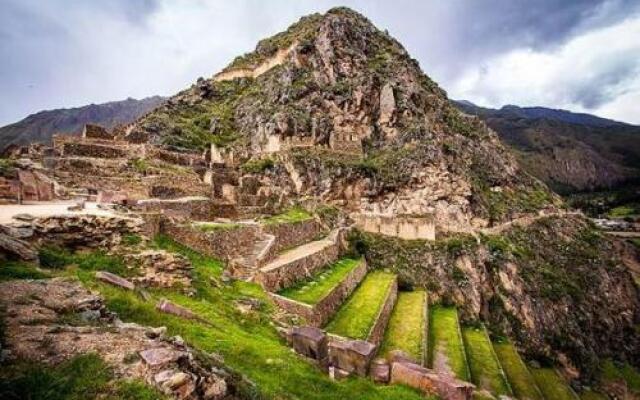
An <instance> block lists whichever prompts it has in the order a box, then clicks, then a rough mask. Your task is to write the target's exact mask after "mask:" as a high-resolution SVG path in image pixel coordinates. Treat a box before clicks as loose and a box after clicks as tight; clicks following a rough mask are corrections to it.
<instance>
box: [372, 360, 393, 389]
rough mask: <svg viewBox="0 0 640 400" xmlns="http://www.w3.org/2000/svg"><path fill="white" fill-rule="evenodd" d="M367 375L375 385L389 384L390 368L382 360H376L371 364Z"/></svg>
mask: <svg viewBox="0 0 640 400" xmlns="http://www.w3.org/2000/svg"><path fill="white" fill-rule="evenodd" d="M369 375H371V379H372V380H373V381H374V382H375V383H389V379H391V366H390V365H389V362H387V360H385V359H384V358H376V359H375V360H373V362H372V363H371V369H370V371H369Z"/></svg>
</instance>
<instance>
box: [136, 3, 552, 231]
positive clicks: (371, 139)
mask: <svg viewBox="0 0 640 400" xmlns="http://www.w3.org/2000/svg"><path fill="white" fill-rule="evenodd" d="M234 77H235V78H236V79H231V78H234ZM137 129H138V130H139V131H141V132H143V133H144V134H147V135H150V136H151V137H152V138H153V140H155V141H158V142H163V143H166V144H171V145H176V146H183V147H192V148H194V147H195V148H206V147H207V146H208V144H209V143H211V142H213V143H216V144H218V145H220V146H225V147H226V148H227V149H232V150H233V151H234V152H235V154H236V155H237V156H238V157H237V158H240V159H241V160H242V161H246V160H249V159H251V158H254V159H255V158H259V157H265V156H267V154H268V153H269V152H270V151H271V150H281V151H280V152H279V153H278V156H277V157H276V158H277V159H276V160H275V161H276V162H275V163H276V164H279V166H280V167H281V168H280V170H278V165H276V166H275V168H274V169H275V170H276V171H281V172H282V174H280V175H281V176H280V178H282V177H283V176H282V175H284V178H286V179H284V180H282V179H281V182H283V185H284V186H286V187H285V188H283V190H284V191H289V192H291V193H294V194H296V195H298V196H300V195H311V196H314V197H320V198H322V199H323V200H329V201H332V202H335V203H336V204H340V205H343V206H346V207H348V208H350V209H352V210H355V211H363V212H382V213H390V214H412V215H424V214H429V215H435V218H436V219H437V221H438V224H439V225H441V226H442V227H444V229H445V230H453V231H458V230H470V229H473V227H477V226H485V225H487V224H490V223H493V222H499V221H503V220H505V219H507V218H509V217H510V216H512V215H515V214H518V213H526V212H535V211H537V210H539V209H541V208H545V207H549V206H553V204H554V202H556V199H555V198H554V196H553V195H552V194H551V193H550V192H549V191H548V190H547V189H546V187H545V186H544V185H543V184H541V183H539V182H538V181H536V180H535V179H533V178H532V177H530V176H529V175H527V174H526V173H523V172H522V171H521V170H520V168H519V166H518V164H517V163H516V162H515V160H514V158H513V157H512V156H511V155H510V153H509V152H508V151H507V150H506V149H505V148H504V147H503V146H502V145H501V144H500V141H499V140H498V138H497V136H496V135H495V134H494V133H493V132H492V131H490V130H489V129H488V128H487V127H486V126H485V125H484V124H483V123H482V122H481V121H480V120H479V119H477V118H475V117H469V116H465V115H463V114H461V113H460V112H458V111H457V109H456V108H455V107H453V106H452V105H451V104H450V102H449V101H448V99H447V97H446V93H445V92H444V91H443V90H442V89H440V88H439V87H438V86H437V84H435V83H434V82H433V81H432V80H430V79H429V78H428V77H427V76H426V75H425V74H424V73H423V72H422V71H421V70H420V67H419V65H418V63H417V62H416V61H415V60H413V59H412V58H411V57H410V56H409V54H408V53H407V52H406V50H405V49H404V48H403V47H402V46H401V45H400V44H399V43H398V42H397V41H396V40H394V39H393V38H391V37H390V36H389V35H388V34H386V33H384V32H381V31H379V30H378V29H377V28H375V27H374V26H373V25H372V24H371V23H370V22H369V21H368V20H367V19H366V18H364V17H363V16H361V15H359V14H357V13H355V12H353V11H351V10H348V9H344V8H338V9H333V10H330V11H329V12H328V13H326V14H325V15H312V16H309V17H305V18H303V19H301V20H300V21H299V22H298V23H296V24H294V25H292V26H291V27H290V28H289V29H288V30H287V31H285V32H283V33H280V34H278V35H276V36H274V37H272V38H269V39H265V40H263V41H261V42H260V43H259V44H258V46H257V48H256V50H255V51H254V52H253V53H249V54H246V55H244V56H242V57H239V58H237V59H236V60H235V61H234V62H233V63H232V64H231V65H230V66H229V67H227V68H226V69H225V70H224V71H223V72H222V73H221V74H218V75H216V76H215V77H213V78H211V79H200V80H198V82H197V83H196V84H195V85H193V86H192V87H191V88H189V89H187V90H185V91H183V92H181V93H179V94H177V95H176V96H174V97H172V98H171V99H170V100H169V101H168V102H167V103H166V105H164V106H162V107H160V108H158V109H157V110H156V111H154V112H153V113H151V114H149V115H148V116H146V117H144V118H143V119H142V120H141V121H139V123H138V127H137ZM282 150H287V151H282ZM287 179H288V180H289V182H288V183H286V182H284V181H286V180H287Z"/></svg>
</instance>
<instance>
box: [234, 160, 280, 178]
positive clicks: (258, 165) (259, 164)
mask: <svg viewBox="0 0 640 400" xmlns="http://www.w3.org/2000/svg"><path fill="white" fill-rule="evenodd" d="M274 166H275V162H274V161H273V159H272V158H269V157H267V158H260V159H257V160H249V161H247V162H246V163H244V164H242V166H241V167H240V168H241V169H242V171H243V172H246V173H251V174H259V173H261V172H264V171H266V170H268V169H272V168H273V167H274Z"/></svg>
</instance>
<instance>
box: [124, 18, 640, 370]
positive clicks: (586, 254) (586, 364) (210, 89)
mask: <svg viewBox="0 0 640 400" xmlns="http://www.w3.org/2000/svg"><path fill="white" fill-rule="evenodd" d="M443 40H444V39H443ZM517 111H518V112H514V109H513V108H507V109H506V110H505V111H504V112H505V113H508V114H509V115H513V116H512V117H510V118H509V119H507V120H506V121H508V122H509V124H510V125H509V126H511V125H513V126H514V128H513V129H512V130H510V131H509V132H512V133H513V134H512V135H508V134H505V135H503V137H504V138H505V142H506V143H509V144H511V143H512V142H516V143H519V144H521V146H522V147H523V148H525V149H528V151H529V152H530V153H531V154H532V155H534V156H536V157H538V158H526V157H523V156H522V155H519V156H518V157H519V158H520V159H521V160H523V161H524V164H523V165H524V168H523V167H521V166H520V164H519V162H518V160H517V159H516V157H514V155H513V153H512V151H510V150H509V149H507V148H506V147H505V146H504V145H503V144H502V142H501V141H500V138H499V137H498V136H497V135H496V134H495V132H494V131H493V130H491V129H490V128H489V127H488V126H487V125H486V124H485V123H484V122H483V121H482V120H481V119H480V118H478V117H476V116H473V115H468V114H467V113H462V112H460V111H459V110H458V109H457V108H456V107H455V106H454V105H453V103H452V102H450V101H449V99H448V98H447V95H446V93H445V91H444V90H442V89H441V88H440V87H439V86H438V85H437V84H436V83H435V82H434V81H432V80H431V79H430V78H429V77H428V76H427V75H425V73H424V72H423V71H422V70H421V69H420V66H419V64H418V62H417V61H416V60H414V59H413V58H411V56H410V55H409V54H408V53H407V51H406V50H405V49H404V48H403V47H402V45H401V44H400V43H398V41H396V40H395V39H394V38H392V37H391V36H390V35H389V34H388V33H386V32H383V31H381V30H379V29H377V28H376V27H375V26H373V24H371V23H370V22H369V21H368V20H367V19H366V18H365V17H363V16H362V15H360V14H358V13H356V12H354V11H352V10H349V9H346V8H335V9H331V10H329V11H328V12H327V13H326V14H314V15H311V16H307V17H303V18H302V19H300V21H298V22H297V23H295V24H293V25H292V26H291V27H289V29H287V30H286V31H284V32H281V33H278V34H276V35H275V36H272V37H270V38H267V39H264V40H262V41H260V42H259V43H258V45H257V47H256V49H255V50H254V51H253V52H250V53H248V54H245V55H243V56H240V57H238V58H236V59H235V60H233V62H232V63H231V64H230V65H229V66H228V67H226V68H225V69H224V70H222V71H221V72H220V73H218V74H216V75H214V76H213V77H211V78H208V79H205V78H200V79H198V80H197V81H196V82H195V83H194V84H193V85H192V86H191V87H189V88H187V89H186V90H184V91H182V92H180V93H178V94H176V95H175V96H173V97H171V98H170V99H169V100H167V102H166V103H164V104H163V105H162V106H160V107H158V108H157V109H155V110H154V111H153V112H151V113H149V114H147V115H145V116H144V117H142V118H141V119H140V120H139V121H137V123H136V124H135V126H134V127H133V129H132V130H131V131H130V135H131V139H135V140H144V139H146V140H150V141H151V142H152V143H156V144H159V145H166V146H172V147H174V148H176V147H182V148H185V149H192V150H197V151H206V152H208V155H209V157H210V159H211V160H212V161H214V162H215V163H216V164H218V165H221V167H220V168H219V169H217V170H216V172H215V174H216V175H215V178H214V187H218V188H219V192H226V193H227V197H226V198H222V199H220V200H219V201H231V202H233V201H238V203H239V204H242V202H244V204H246V205H255V201H256V199H260V198H262V197H261V196H263V197H264V196H267V197H268V198H269V199H272V200H273V201H274V202H289V203H290V204H301V203H302V204H305V205H307V206H312V207H313V206H314V205H316V206H317V207H324V208H322V209H326V208H330V209H334V210H337V211H335V212H336V213H338V214H339V213H343V214H347V215H355V216H357V217H358V218H360V217H363V216H364V217H363V218H367V217H368V216H370V217H371V218H380V215H383V216H384V218H385V220H388V221H396V222H397V221H403V218H410V219H411V220H412V221H429V224H433V225H432V226H433V227H434V230H435V232H436V234H435V236H436V240H435V241H434V242H430V241H419V240H418V241H406V240H399V239H393V238H388V237H385V236H382V237H380V236H376V235H374V234H371V235H369V234H367V233H362V234H361V235H360V236H359V237H355V238H353V240H354V247H355V248H356V249H360V251H361V252H362V253H363V254H364V256H365V257H366V259H367V262H368V263H369V264H370V265H371V266H372V268H380V269H388V270H392V271H393V272H395V273H396V274H397V275H398V276H399V279H400V281H401V285H402V286H403V287H420V288H424V289H427V290H428V291H429V296H430V300H431V301H432V302H435V303H442V304H455V305H456V306H457V307H458V309H459V310H460V312H461V317H462V319H463V321H464V322H466V323H471V324H477V322H479V321H483V322H484V323H486V324H488V325H489V328H490V330H491V332H492V333H493V334H495V335H496V336H499V337H509V338H511V339H512V340H514V341H515V342H516V343H518V345H519V346H520V347H521V348H522V349H524V351H525V352H526V354H527V355H528V356H529V357H531V358H535V359H538V360H540V361H544V362H546V363H548V362H550V361H551V362H555V363H556V365H561V366H562V367H564V369H565V371H569V372H571V371H573V372H576V371H579V373H581V374H582V375H581V376H582V377H583V378H585V379H586V380H589V379H592V378H593V377H594V375H595V374H596V373H597V371H598V366H599V364H598V363H599V361H600V360H603V359H606V358H614V359H616V360H620V361H631V360H634V359H635V360H639V359H640V357H638V355H639V354H640V338H638V337H637V334H636V333H634V332H635V331H634V329H637V328H636V326H637V324H638V322H640V296H638V290H637V287H636V286H635V283H634V281H633V278H632V276H631V275H630V273H629V271H628V270H627V268H626V267H625V266H624V265H623V264H622V262H621V261H620V259H619V258H617V255H616V252H615V250H614V249H615V247H614V244H613V241H612V239H610V238H607V237H606V236H605V235H602V234H601V233H599V232H598V231H597V230H596V229H595V228H594V227H593V226H592V225H591V224H590V223H589V221H587V220H586V219H585V218H584V217H583V216H581V215H566V212H564V211H562V210H561V209H560V208H561V206H562V201H561V200H560V198H559V197H558V196H557V195H555V194H554V193H553V192H552V191H551V190H549V188H548V187H547V185H545V184H544V183H543V182H541V181H540V180H539V179H536V178H534V177H533V176H532V175H531V174H529V173H528V172H527V170H529V171H531V172H532V173H534V174H537V175H538V176H540V177H543V178H547V177H552V178H553V180H549V181H550V182H551V183H553V182H556V181H558V182H569V183H571V184H572V185H575V186H580V187H589V186H590V185H596V184H601V183H602V182H615V181H617V180H620V179H623V177H626V176H628V175H630V174H631V171H629V170H628V167H627V165H628V164H624V163H623V161H624V162H628V161H626V158H628V157H627V153H625V156H624V157H623V156H622V154H621V151H622V150H623V149H624V147H619V146H620V145H618V144H614V143H613V142H610V141H607V139H608V138H606V137H604V136H605V135H603V134H602V133H601V129H603V127H602V126H601V125H603V124H604V123H603V122H602V121H599V120H598V121H599V122H598V124H599V126H598V127H592V126H589V125H584V124H577V123H575V122H573V123H571V126H572V133H571V134H566V135H565V136H556V135H548V134H545V132H548V129H549V128H551V127H555V128H554V130H553V132H555V131H564V127H566V126H567V125H568V124H569V123H568V122H566V121H564V120H563V121H558V120H557V119H556V120H553V119H549V118H536V119H533V121H536V125H534V126H533V128H531V126H530V121H531V119H529V118H525V117H523V116H521V115H520V116H519V115H518V114H519V112H520V111H519V110H517ZM532 112H533V113H534V114H535V113H536V112H538V113H539V111H532ZM556 114H559V115H563V116H564V114H563V113H562V112H560V113H556ZM483 117H484V116H483ZM485 118H487V121H488V122H489V126H491V122H492V121H494V119H491V118H488V117H485ZM563 118H565V119H570V120H572V121H576V120H581V121H586V122H589V121H592V119H590V118H586V117H575V118H574V117H571V118H569V117H563ZM576 118H577V119H576ZM606 125H607V127H606V128H607V129H621V130H625V131H626V130H629V131H630V133H625V134H624V135H623V136H621V137H624V138H626V140H631V138H632V137H633V135H632V134H631V132H632V131H633V129H635V128H634V127H627V126H623V125H620V124H614V123H612V124H611V126H612V127H611V128H610V127H609V126H608V125H609V124H608V123H607V124H606ZM538 127H539V128H538ZM516 128H517V129H516ZM542 128H544V129H542ZM498 131H500V129H498ZM521 131H522V132H525V133H526V134H520V132H521ZM585 137H588V138H589V140H590V141H596V140H601V141H602V142H603V143H606V144H607V147H606V148H607V152H606V153H605V152H602V151H600V150H595V149H592V147H594V146H593V145H592V144H591V142H587V141H586V139H584V138H585ZM603 137H604V138H603ZM510 140H511V142H510ZM581 140H584V141H585V142H584V144H582V143H583V142H581ZM211 143H213V144H214V145H215V146H212V147H210V144H211ZM527 144H528V147H525V145H527ZM576 145H579V147H578V148H579V149H580V151H579V152H577V154H576V155H573V152H575V150H573V149H574V148H575V147H576ZM632 145H633V146H637V144H633V143H629V148H630V149H632V148H633V146H632ZM622 146H624V145H622ZM512 147H513V145H512ZM583 147H586V148H585V149H582V148H583ZM542 150H544V151H542ZM522 152H524V151H522ZM543 156H544V157H543ZM596 156H597V157H596ZM628 156H629V157H631V158H633V153H628ZM607 157H611V158H613V159H615V160H618V162H619V164H616V165H615V166H613V167H611V163H610V162H609V161H610V160H609V159H608V158H607ZM534 159H535V160H544V163H546V162H547V160H553V161H554V163H555V164H551V165H552V166H554V168H557V169H558V170H559V172H558V174H557V175H554V174H555V172H554V171H551V170H549V169H548V166H547V165H541V166H540V167H539V169H536V168H535V165H531V164H527V161H528V160H531V161H532V162H533V160H534ZM539 163H540V164H544V163H543V162H542V161H539ZM560 167H562V168H560ZM604 167H606V168H607V169H606V171H605V172H602V171H601V169H602V168H604ZM225 169H226V170H228V171H227V172H224V171H225ZM543 172H545V173H546V174H545V173H543ZM575 173H578V176H576V177H575V178H573V179H576V180H577V181H579V182H572V181H571V179H572V178H571V177H572V176H573V174H575ZM249 182H250V183H249ZM238 183H240V185H239V186H238V187H236V189H233V188H234V184H236V185H237V184H238ZM234 190H236V191H235V192H234ZM243 191H246V192H243ZM222 197H224V196H222ZM514 220H515V221H516V222H513V221H514ZM374 223H375V222H374ZM416 223H420V222H416ZM363 225H365V226H366V222H365V223H364V224H363ZM380 229H381V230H382V228H380ZM397 229H398V230H399V229H401V228H397ZM402 229H404V228H402ZM603 293H607V294H608V295H607V296H603V295H602V294H603ZM602 332H607V334H606V335H603V334H602ZM574 376H575V375H574Z"/></svg>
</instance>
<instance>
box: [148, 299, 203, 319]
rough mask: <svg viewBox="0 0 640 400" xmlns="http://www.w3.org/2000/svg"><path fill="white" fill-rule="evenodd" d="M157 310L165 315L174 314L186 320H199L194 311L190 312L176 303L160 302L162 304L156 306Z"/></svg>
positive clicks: (165, 300) (164, 300)
mask: <svg viewBox="0 0 640 400" xmlns="http://www.w3.org/2000/svg"><path fill="white" fill-rule="evenodd" d="M156 308H157V309H158V310H159V311H162V312H163V313H167V314H173V315H176V316H178V317H182V318H186V319H196V318H197V316H196V314H194V312H193V311H191V310H189V309H188V308H185V307H182V306H179V305H177V304H175V303H172V302H170V301H169V300H167V299H162V300H160V302H159V303H158V304H157V305H156Z"/></svg>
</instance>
